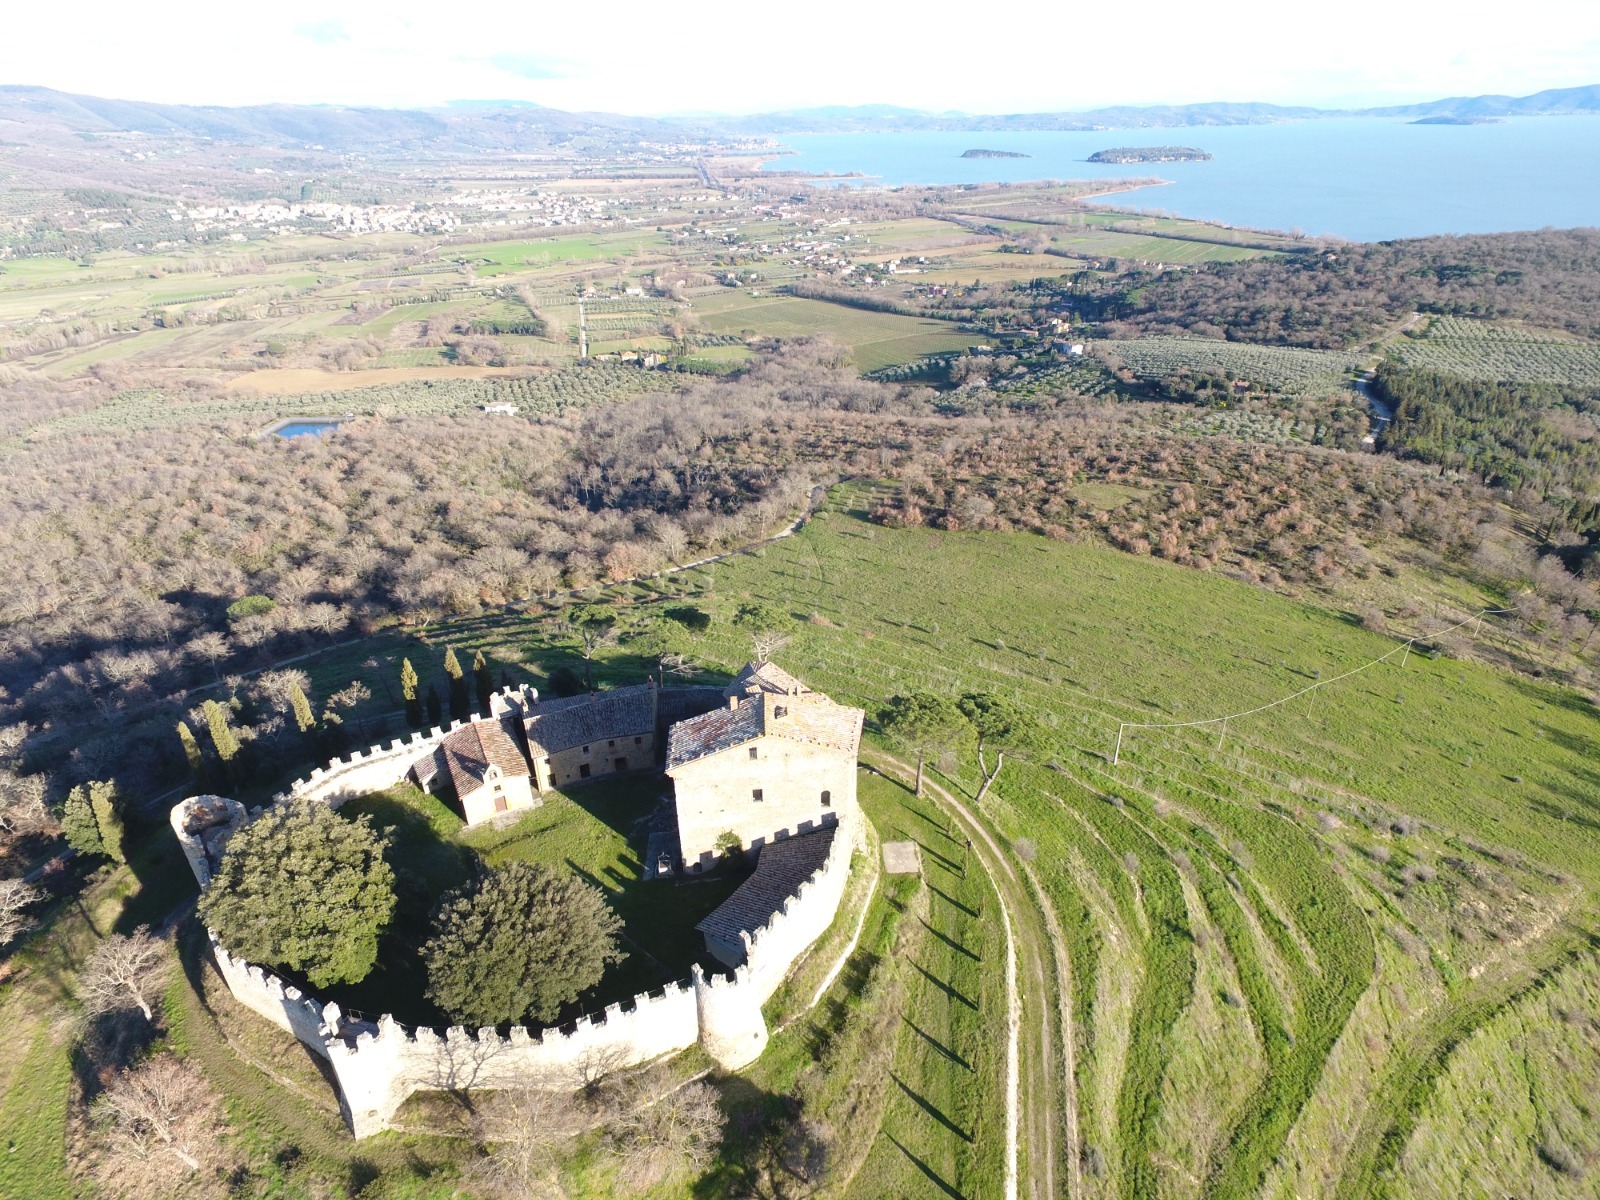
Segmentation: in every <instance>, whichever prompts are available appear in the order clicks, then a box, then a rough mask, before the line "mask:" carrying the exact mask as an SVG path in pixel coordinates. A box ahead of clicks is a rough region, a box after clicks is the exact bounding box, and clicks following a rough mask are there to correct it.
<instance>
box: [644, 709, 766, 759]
mask: <svg viewBox="0 0 1600 1200" xmlns="http://www.w3.org/2000/svg"><path fill="white" fill-rule="evenodd" d="M760 736H761V706H760V705H759V704H755V703H750V704H740V705H739V707H738V708H714V709H712V710H711V711H710V712H708V713H705V714H703V715H702V716H698V717H690V718H689V719H688V720H687V721H679V722H678V723H677V724H676V725H674V726H673V727H672V728H671V729H669V730H668V731H667V770H669V771H670V770H672V768H673V767H676V766H680V765H681V764H683V763H686V762H693V761H694V760H695V759H697V758H704V757H705V756H706V755H708V754H716V753H717V752H718V751H720V750H728V749H731V748H732V747H734V746H738V745H741V744H743V743H744V742H748V741H752V740H753V739H755V738H758V737H760Z"/></svg>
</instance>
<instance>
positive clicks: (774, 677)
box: [722, 662, 811, 696]
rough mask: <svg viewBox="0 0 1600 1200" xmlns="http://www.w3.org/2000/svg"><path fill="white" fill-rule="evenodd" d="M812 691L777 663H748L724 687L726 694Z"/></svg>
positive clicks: (782, 693)
mask: <svg viewBox="0 0 1600 1200" xmlns="http://www.w3.org/2000/svg"><path fill="white" fill-rule="evenodd" d="M810 691H811V689H810V688H808V687H807V686H806V685H805V684H803V683H801V682H800V681H799V680H798V679H796V678H795V677H794V676H793V675H791V674H789V672H787V671H785V670H784V669H783V668H782V667H780V666H779V665H778V664H777V663H773V662H764V663H746V664H745V667H744V670H742V671H740V672H739V673H738V674H737V675H735V676H734V677H733V682H732V683H730V684H729V685H728V686H727V687H725V688H723V689H722V694H723V695H724V696H754V695H755V694H756V693H758V692H776V693H778V694H779V695H786V696H787V695H798V694H800V693H802V692H806V693H809V692H810Z"/></svg>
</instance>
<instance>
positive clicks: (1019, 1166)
mask: <svg viewBox="0 0 1600 1200" xmlns="http://www.w3.org/2000/svg"><path fill="white" fill-rule="evenodd" d="M861 757H862V761H863V762H866V763H868V764H870V765H873V766H877V767H879V768H880V769H881V768H884V767H887V768H889V769H890V770H892V771H893V772H895V773H896V774H898V775H900V776H901V779H902V782H906V781H909V780H911V779H913V778H915V776H916V769H915V768H914V767H912V766H911V765H910V764H908V763H905V762H902V761H901V760H900V759H898V758H895V757H893V756H892V755H890V754H887V753H885V752H883V751H881V750H877V749H875V748H868V747H865V746H863V747H862V751H861ZM908 786H909V784H908ZM924 788H925V790H926V792H927V794H928V795H930V796H932V797H933V799H934V800H935V801H936V802H937V803H939V804H941V805H942V806H943V807H944V808H945V809H946V810H947V811H949V812H950V813H952V814H953V815H954V816H955V819H956V823H957V824H958V825H959V826H961V828H962V830H963V832H964V833H965V834H966V835H967V836H969V837H971V839H972V848H973V850H974V851H975V852H976V854H977V859H978V863H979V865H980V866H982V867H983V870H984V873H985V874H986V875H988V877H989V882H990V884H991V885H992V886H993V887H994V891H995V897H996V899H997V900H998V901H999V903H1000V916H1001V921H1002V924H1003V925H1004V927H1005V934H1006V1000H1007V1005H1006V1007H1007V1022H1006V1023H1007V1037H1006V1182H1005V1197H1006V1200H1018V1197H1019V1195H1021V1194H1022V1192H1023V1189H1022V1183H1023V1178H1024V1172H1025V1173H1026V1180H1027V1184H1028V1186H1027V1188H1026V1194H1027V1195H1029V1196H1030V1197H1033V1198H1035V1200H1038V1198H1040V1197H1054V1196H1055V1195H1056V1182H1055V1169H1056V1148H1055V1132H1056V1129H1057V1128H1058V1127H1059V1121H1060V1117H1059V1115H1058V1111H1057V1110H1058V1100H1057V1081H1058V1080H1061V1081H1064V1084H1065V1090H1066V1091H1067V1092H1069V1093H1070V1092H1071V1088H1072V1077H1071V1076H1070V1075H1065V1076H1063V1075H1062V1074H1061V1073H1060V1071H1059V1068H1058V1063H1057V1054H1056V1050H1055V1036H1054V1025H1053V1022H1052V1021H1051V1020H1050V1019H1049V1016H1048V1007H1047V1003H1048V997H1049V995H1050V980H1051V978H1052V972H1051V971H1050V970H1048V969H1047V967H1046V963H1045V958H1046V956H1048V955H1052V953H1053V954H1057V955H1059V954H1060V953H1062V952H1063V949H1064V947H1063V946H1061V945H1059V944H1057V945H1052V944H1051V943H1050V941H1049V940H1048V938H1047V936H1046V933H1045V929H1044V923H1043V922H1042V921H1041V918H1040V914H1039V912H1038V910H1037V908H1036V906H1035V905H1034V904H1033V901H1032V898H1031V896H1030V895H1029V893H1028V889H1027V887H1026V885H1024V883H1023V882H1022V880H1021V879H1020V878H1019V877H1018V875H1017V873H1016V872H1015V871H1014V870H1013V869H1012V866H1011V863H1010V860H1009V859H1008V858H1007V856H1006V854H1005V852H1004V851H1003V850H1002V848H1001V846H1000V844H999V842H997V841H996V840H995V839H994V837H993V836H992V835H991V834H990V833H989V830H988V828H987V826H985V825H984V824H982V823H981V822H980V821H978V820H977V818H976V817H974V815H973V813H972V811H971V810H970V809H969V808H968V807H967V805H966V803H964V802H963V801H962V800H960V799H958V798H957V797H956V796H955V795H954V794H953V793H952V792H951V791H950V790H949V789H948V788H946V787H944V786H942V785H941V784H939V783H937V782H936V781H934V780H933V779H931V778H925V780H924ZM1058 978H1059V976H1058ZM1024 989H1026V991H1025V990H1024ZM1029 996H1031V997H1032V998H1033V999H1034V1004H1033V1005H1032V1006H1029V1005H1028V1004H1027V999H1028V997H1029ZM1067 1002H1068V1003H1070V993H1068V996H1067ZM1069 1019H1070V1018H1069ZM1024 1041H1026V1042H1027V1043H1028V1046H1029V1054H1028V1057H1027V1059H1026V1061H1025V1060H1024V1058H1023V1055H1022V1047H1023V1043H1024ZM1071 1127H1072V1126H1071V1124H1069V1129H1070V1128H1071ZM1024 1139H1026V1143H1027V1163H1026V1166H1025V1167H1024V1165H1023V1163H1022V1161H1021V1158H1022V1156H1021V1146H1022V1143H1023V1140H1024Z"/></svg>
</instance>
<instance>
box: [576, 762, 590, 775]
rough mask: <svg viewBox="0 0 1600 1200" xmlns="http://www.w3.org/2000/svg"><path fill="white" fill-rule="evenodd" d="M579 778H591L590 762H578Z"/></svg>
mask: <svg viewBox="0 0 1600 1200" xmlns="http://www.w3.org/2000/svg"><path fill="white" fill-rule="evenodd" d="M578 778H579V779H587V778H589V764H588V763H579V764H578Z"/></svg>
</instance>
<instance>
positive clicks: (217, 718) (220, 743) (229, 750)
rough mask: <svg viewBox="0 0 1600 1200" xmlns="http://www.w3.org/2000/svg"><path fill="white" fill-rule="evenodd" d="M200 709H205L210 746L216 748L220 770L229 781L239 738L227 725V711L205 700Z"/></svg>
mask: <svg viewBox="0 0 1600 1200" xmlns="http://www.w3.org/2000/svg"><path fill="white" fill-rule="evenodd" d="M201 707H202V708H204V709H205V714H206V728H207V729H208V730H209V731H210V733H211V744H212V745H213V746H215V747H216V748H217V757H218V758H220V759H221V760H222V769H223V771H224V772H225V773H226V774H227V776H228V778H229V779H230V780H231V779H232V778H233V760H234V759H235V758H236V757H238V754H239V737H238V735H237V734H236V733H234V732H233V728H232V726H230V725H229V724H228V710H227V709H226V708H224V707H223V706H222V705H220V704H218V703H217V702H216V701H215V700H207V701H206V702H205V704H204V705H202V706H201Z"/></svg>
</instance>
